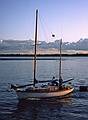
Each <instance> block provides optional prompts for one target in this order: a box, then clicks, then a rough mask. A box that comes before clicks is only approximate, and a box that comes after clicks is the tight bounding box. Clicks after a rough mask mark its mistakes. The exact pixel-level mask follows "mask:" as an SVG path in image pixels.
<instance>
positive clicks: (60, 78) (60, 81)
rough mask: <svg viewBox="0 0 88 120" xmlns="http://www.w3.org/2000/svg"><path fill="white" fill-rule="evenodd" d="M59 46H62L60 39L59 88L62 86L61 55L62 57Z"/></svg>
mask: <svg viewBox="0 0 88 120" xmlns="http://www.w3.org/2000/svg"><path fill="white" fill-rule="evenodd" d="M61 46H62V39H61V40H60V63H59V88H60V89H61V88H62V82H63V80H62V76H61V60H62V59H61V57H62V52H61Z"/></svg>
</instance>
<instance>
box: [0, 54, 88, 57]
mask: <svg viewBox="0 0 88 120" xmlns="http://www.w3.org/2000/svg"><path fill="white" fill-rule="evenodd" d="M58 56H60V55H59V54H37V57H58ZM69 56H71V57H76V56H77V57H78V56H80V57H81V56H88V54H62V57H69ZM0 57H34V55H33V54H20V53H15V54H13V53H10V54H8V53H5V54H0Z"/></svg>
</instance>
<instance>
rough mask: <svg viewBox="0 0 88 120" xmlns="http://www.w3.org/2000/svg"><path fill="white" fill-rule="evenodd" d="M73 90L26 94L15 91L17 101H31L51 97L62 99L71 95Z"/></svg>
mask: <svg viewBox="0 0 88 120" xmlns="http://www.w3.org/2000/svg"><path fill="white" fill-rule="evenodd" d="M73 90H74V88H70V89H66V90H60V91H55V92H48V93H47V92H43V93H42V92H35V93H34V92H33V93H32V92H26V91H16V93H17V96H18V99H31V98H51V97H62V96H65V95H67V94H69V93H71V92H72V91H73Z"/></svg>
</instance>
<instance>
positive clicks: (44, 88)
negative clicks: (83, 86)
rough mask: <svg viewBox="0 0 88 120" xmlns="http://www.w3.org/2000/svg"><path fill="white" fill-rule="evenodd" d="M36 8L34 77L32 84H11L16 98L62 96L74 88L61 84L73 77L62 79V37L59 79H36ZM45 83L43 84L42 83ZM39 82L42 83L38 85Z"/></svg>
mask: <svg viewBox="0 0 88 120" xmlns="http://www.w3.org/2000/svg"><path fill="white" fill-rule="evenodd" d="M37 26H38V10H36V25H35V52H34V79H33V84H27V85H21V86H19V85H13V84H11V89H14V91H15V92H16V94H17V96H18V99H32V98H37V99H38V98H39V99H44V98H52V97H62V96H65V95H67V94H69V93H71V92H72V91H73V90H74V88H73V87H72V86H65V85H63V84H64V83H65V82H68V81H71V80H73V79H69V80H66V81H63V79H62V76H61V58H62V56H61V46H62V39H61V40H60V63H59V64H60V65H59V79H55V78H54V77H53V79H52V80H47V81H39V80H36V56H37V54H36V46H37V29H38V27H37ZM45 82H46V83H47V84H44V83H45ZM40 83H42V84H41V85H40Z"/></svg>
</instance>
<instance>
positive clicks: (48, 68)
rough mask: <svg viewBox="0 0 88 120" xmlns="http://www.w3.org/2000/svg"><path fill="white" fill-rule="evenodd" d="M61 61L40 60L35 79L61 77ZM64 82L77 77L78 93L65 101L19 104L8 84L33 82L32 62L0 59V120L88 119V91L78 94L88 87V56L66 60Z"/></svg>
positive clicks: (64, 62) (50, 100)
mask: <svg viewBox="0 0 88 120" xmlns="http://www.w3.org/2000/svg"><path fill="white" fill-rule="evenodd" d="M58 74H59V61H58V59H57V58H56V59H53V58H48V59H47V60H45V58H44V59H43V58H41V59H40V60H38V61H37V73H36V78H37V79H39V80H50V79H52V77H53V76H55V77H56V78H58ZM62 76H63V79H64V80H67V79H68V78H71V77H72V78H74V81H72V85H73V86H74V88H75V90H74V92H73V93H72V94H70V95H69V96H66V97H65V98H63V99H58V98H55V99H49V100H40V101H39V100H36V101H35V100H33V101H27V100H26V101H19V100H18V99H17V96H16V93H15V92H14V91H10V89H9V84H10V83H13V84H21V85H23V84H27V83H30V81H31V80H32V79H33V60H32V59H30V58H29V59H27V60H25V59H23V60H22V59H20V60H18V59H17V60H16V59H14V60H10V59H9V60H0V120H68V119H69V120H83V119H85V120H88V92H79V90H78V88H79V86H80V85H88V57H67V58H66V57H63V58H62Z"/></svg>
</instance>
